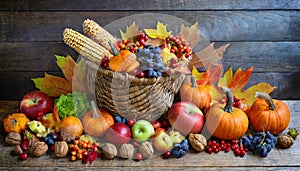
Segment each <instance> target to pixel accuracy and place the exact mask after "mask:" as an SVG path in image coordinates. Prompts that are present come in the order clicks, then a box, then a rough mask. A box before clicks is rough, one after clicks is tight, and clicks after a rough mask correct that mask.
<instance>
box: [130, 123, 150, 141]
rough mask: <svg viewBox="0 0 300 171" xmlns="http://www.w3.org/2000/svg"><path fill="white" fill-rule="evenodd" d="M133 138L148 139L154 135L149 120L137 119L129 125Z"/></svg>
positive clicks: (137, 139)
mask: <svg viewBox="0 0 300 171" xmlns="http://www.w3.org/2000/svg"><path fill="white" fill-rule="evenodd" d="M131 133H132V137H133V139H135V140H136V141H137V142H144V141H147V140H149V139H150V138H151V137H152V136H153V135H154V133H155V132H154V128H153V126H152V124H151V123H150V122H149V121H146V120H139V121H137V122H135V123H134V125H133V126H132V127H131Z"/></svg>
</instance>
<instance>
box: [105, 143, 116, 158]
mask: <svg viewBox="0 0 300 171" xmlns="http://www.w3.org/2000/svg"><path fill="white" fill-rule="evenodd" d="M102 150H103V154H104V156H105V157H106V158H107V159H113V158H115V157H116V155H117V154H118V150H117V147H116V146H115V145H113V144H111V143H105V144H104V145H103V147H102Z"/></svg>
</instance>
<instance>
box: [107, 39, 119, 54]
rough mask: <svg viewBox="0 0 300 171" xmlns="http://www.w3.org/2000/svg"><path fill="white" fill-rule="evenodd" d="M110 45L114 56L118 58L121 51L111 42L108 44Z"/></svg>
mask: <svg viewBox="0 0 300 171" xmlns="http://www.w3.org/2000/svg"><path fill="white" fill-rule="evenodd" d="M108 44H109V46H110V48H111V49H112V51H113V54H114V56H117V55H118V54H119V51H118V50H117V49H116V48H115V47H114V45H113V44H112V43H111V42H110V41H109V42H108Z"/></svg>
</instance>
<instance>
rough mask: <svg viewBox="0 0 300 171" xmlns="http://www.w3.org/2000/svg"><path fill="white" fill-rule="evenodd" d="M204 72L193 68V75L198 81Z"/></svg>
mask: <svg viewBox="0 0 300 171" xmlns="http://www.w3.org/2000/svg"><path fill="white" fill-rule="evenodd" d="M203 74H204V72H198V70H197V68H196V67H195V66H193V69H192V75H193V76H194V77H195V79H196V81H198V80H201V79H202V77H203Z"/></svg>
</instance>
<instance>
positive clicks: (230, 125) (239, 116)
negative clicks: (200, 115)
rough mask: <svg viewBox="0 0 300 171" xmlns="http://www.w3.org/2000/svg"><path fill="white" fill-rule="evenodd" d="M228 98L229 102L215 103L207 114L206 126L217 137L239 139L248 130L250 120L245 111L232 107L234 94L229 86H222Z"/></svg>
mask: <svg viewBox="0 0 300 171" xmlns="http://www.w3.org/2000/svg"><path fill="white" fill-rule="evenodd" d="M222 90H223V91H224V93H225V94H226V96H227V98H228V102H227V104H222V103H219V102H216V103H214V104H213V105H212V106H211V107H210V109H209V111H208V112H207V114H206V122H205V125H206V128H207V130H208V131H209V132H210V133H211V134H212V135H213V136H215V137H217V138H220V139H225V140H230V139H237V138H239V137H241V136H242V135H244V134H245V133H246V132H247V130H248V125H249V120H248V117H247V115H246V114H245V112H244V111H242V110H241V109H239V108H236V107H232V103H233V96H232V93H231V91H230V90H229V89H228V88H222Z"/></svg>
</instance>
